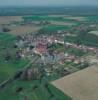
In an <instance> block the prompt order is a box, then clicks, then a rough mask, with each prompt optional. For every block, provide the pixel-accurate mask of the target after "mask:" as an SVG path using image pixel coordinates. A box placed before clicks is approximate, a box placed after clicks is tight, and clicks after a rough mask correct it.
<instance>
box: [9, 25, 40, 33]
mask: <svg viewBox="0 0 98 100" xmlns="http://www.w3.org/2000/svg"><path fill="white" fill-rule="evenodd" d="M8 28H9V29H10V30H11V31H10V33H11V34H13V35H22V34H29V33H34V32H37V31H38V30H40V29H41V27H40V26H34V25H33V26H32V25H31V26H29V25H24V26H9V27H8Z"/></svg>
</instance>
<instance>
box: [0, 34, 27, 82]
mask: <svg viewBox="0 0 98 100" xmlns="http://www.w3.org/2000/svg"><path fill="white" fill-rule="evenodd" d="M15 39H16V38H15V36H12V35H10V34H6V33H0V83H1V82H2V81H4V80H6V79H7V78H8V77H11V75H13V74H14V73H15V72H16V71H17V70H18V69H19V68H22V67H24V66H25V65H26V64H27V63H28V60H25V59H21V60H19V61H18V60H17V59H16V58H15V53H16V51H17V50H16V49H15V48H14V47H13V44H14V41H15ZM12 51H13V52H12ZM8 52H9V53H10V55H11V58H10V61H9V62H6V61H5V58H6V56H7V53H8Z"/></svg>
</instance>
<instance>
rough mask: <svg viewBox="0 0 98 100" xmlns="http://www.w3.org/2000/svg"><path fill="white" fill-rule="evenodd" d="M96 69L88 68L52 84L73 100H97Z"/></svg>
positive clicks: (97, 76) (97, 77)
mask: <svg viewBox="0 0 98 100" xmlns="http://www.w3.org/2000/svg"><path fill="white" fill-rule="evenodd" d="M97 83H98V68H97V67H95V66H92V67H89V68H87V69H84V70H82V71H79V72H76V73H74V74H71V75H69V76H67V77H63V78H61V79H59V80H56V81H54V82H53V83H52V84H54V86H56V87H57V88H58V89H60V90H62V91H63V92H64V93H66V94H67V95H70V96H71V97H72V98H73V100H97V98H98V95H97V93H98V88H97V87H98V84H97Z"/></svg>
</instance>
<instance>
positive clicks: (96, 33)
mask: <svg viewBox="0 0 98 100" xmlns="http://www.w3.org/2000/svg"><path fill="white" fill-rule="evenodd" d="M89 33H91V34H94V35H97V36H98V31H91V32H89Z"/></svg>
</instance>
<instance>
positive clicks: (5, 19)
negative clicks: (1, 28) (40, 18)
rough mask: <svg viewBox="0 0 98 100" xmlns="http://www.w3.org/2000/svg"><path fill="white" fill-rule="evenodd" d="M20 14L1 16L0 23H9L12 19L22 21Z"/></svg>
mask: <svg viewBox="0 0 98 100" xmlns="http://www.w3.org/2000/svg"><path fill="white" fill-rule="evenodd" d="M22 20H23V19H22V17H21V16H2V17H0V25H1V24H9V23H10V22H12V21H22Z"/></svg>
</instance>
